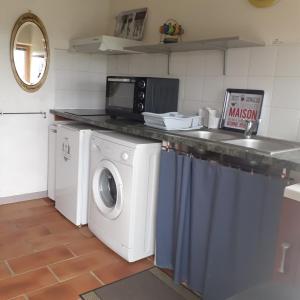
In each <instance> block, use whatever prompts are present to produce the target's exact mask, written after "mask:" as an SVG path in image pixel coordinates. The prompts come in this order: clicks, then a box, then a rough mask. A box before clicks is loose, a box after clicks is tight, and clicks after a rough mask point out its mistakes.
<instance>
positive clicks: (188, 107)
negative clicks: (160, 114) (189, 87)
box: [179, 101, 203, 114]
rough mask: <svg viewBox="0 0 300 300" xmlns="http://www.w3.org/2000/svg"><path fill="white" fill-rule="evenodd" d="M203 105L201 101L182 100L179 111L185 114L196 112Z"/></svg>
mask: <svg viewBox="0 0 300 300" xmlns="http://www.w3.org/2000/svg"><path fill="white" fill-rule="evenodd" d="M202 106H203V105H202V104H201V102H200V101H182V102H180V110H179V111H180V112H181V113H184V114H195V113H198V110H199V108H201V107H202Z"/></svg>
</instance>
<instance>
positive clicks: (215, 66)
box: [204, 51, 224, 76]
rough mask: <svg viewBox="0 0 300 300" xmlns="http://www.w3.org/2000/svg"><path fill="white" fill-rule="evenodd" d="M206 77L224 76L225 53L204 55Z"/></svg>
mask: <svg viewBox="0 0 300 300" xmlns="http://www.w3.org/2000/svg"><path fill="white" fill-rule="evenodd" d="M204 65H205V68H204V75H205V76H222V75H223V69H224V53H223V51H206V52H205V55H204Z"/></svg>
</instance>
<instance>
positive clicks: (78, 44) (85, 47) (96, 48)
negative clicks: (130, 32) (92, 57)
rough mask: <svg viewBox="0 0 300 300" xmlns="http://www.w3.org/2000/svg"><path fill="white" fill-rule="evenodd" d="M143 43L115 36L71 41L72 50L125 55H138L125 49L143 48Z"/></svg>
mask: <svg viewBox="0 0 300 300" xmlns="http://www.w3.org/2000/svg"><path fill="white" fill-rule="evenodd" d="M142 44H143V43H142V42H139V41H135V40H129V39H123V38H119V37H115V36H109V35H101V36H95V37H90V38H84V39H74V40H71V41H70V50H71V51H76V52H83V53H99V52H102V53H106V54H124V53H137V51H132V50H125V49H124V48H125V47H134V46H141V45H142Z"/></svg>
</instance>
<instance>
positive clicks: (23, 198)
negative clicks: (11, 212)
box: [0, 191, 48, 205]
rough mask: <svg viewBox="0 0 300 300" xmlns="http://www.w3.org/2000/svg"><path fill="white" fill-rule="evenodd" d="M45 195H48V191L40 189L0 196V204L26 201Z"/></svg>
mask: <svg viewBox="0 0 300 300" xmlns="http://www.w3.org/2000/svg"><path fill="white" fill-rule="evenodd" d="M45 197H48V191H42V192H37V193H30V194H22V195H16V196H10V197H0V205H3V204H10V203H16V202H22V201H27V200H34V199H40V198H45Z"/></svg>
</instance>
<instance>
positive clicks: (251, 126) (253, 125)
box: [244, 120, 260, 139]
mask: <svg viewBox="0 0 300 300" xmlns="http://www.w3.org/2000/svg"><path fill="white" fill-rule="evenodd" d="M244 121H245V123H246V128H245V132H244V135H245V138H246V139H251V137H252V134H253V131H254V130H255V129H257V128H258V125H259V122H260V120H257V121H251V120H244Z"/></svg>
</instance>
